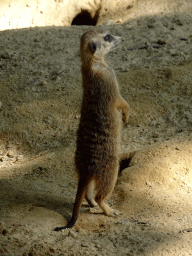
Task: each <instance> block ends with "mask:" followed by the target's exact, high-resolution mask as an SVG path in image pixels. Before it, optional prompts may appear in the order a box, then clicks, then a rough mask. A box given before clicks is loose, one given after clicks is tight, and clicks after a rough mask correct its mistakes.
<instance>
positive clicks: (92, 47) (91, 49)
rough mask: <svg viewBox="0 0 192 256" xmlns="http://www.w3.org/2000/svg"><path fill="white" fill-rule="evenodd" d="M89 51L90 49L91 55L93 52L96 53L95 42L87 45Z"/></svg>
mask: <svg viewBox="0 0 192 256" xmlns="http://www.w3.org/2000/svg"><path fill="white" fill-rule="evenodd" d="M89 49H90V51H91V52H92V53H94V52H95V51H96V49H97V46H96V43H95V42H93V41H92V42H90V43H89Z"/></svg>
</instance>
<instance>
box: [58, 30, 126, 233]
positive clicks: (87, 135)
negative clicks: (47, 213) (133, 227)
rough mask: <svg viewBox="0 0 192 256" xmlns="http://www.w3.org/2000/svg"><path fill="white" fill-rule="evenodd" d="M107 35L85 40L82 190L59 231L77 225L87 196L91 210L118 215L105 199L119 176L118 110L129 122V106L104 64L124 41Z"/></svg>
mask: <svg viewBox="0 0 192 256" xmlns="http://www.w3.org/2000/svg"><path fill="white" fill-rule="evenodd" d="M107 34H109V33H107V32H106V31H103V30H92V31H88V32H86V33H85V34H84V35H83V36H82V38H81V60H82V76H83V90H84V93H83V102H82V107H81V119H80V124H79V129H78V132H77V149H76V155H75V164H76V169H77V171H78V174H79V182H78V190H77V195H76V200H75V204H74V208H73V215H72V218H71V220H70V221H69V222H68V224H67V226H65V227H61V228H56V230H60V229H63V228H71V227H72V226H73V225H74V224H75V222H76V220H77V217H78V214H79V212H80V208H81V205H82V202H83V198H84V197H85V198H86V200H87V201H88V203H89V205H90V206H91V207H93V206H96V205H97V204H98V205H99V206H100V207H101V208H102V209H103V211H104V213H105V214H106V215H107V216H114V214H116V212H115V211H114V210H113V209H111V208H110V207H109V206H108V205H107V204H106V203H105V202H104V200H105V199H106V198H107V196H108V195H110V194H111V193H112V191H113V189H114V186H115V183H116V180H117V175H118V168H119V158H118V155H119V147H120V131H121V115H120V112H119V111H118V110H122V113H123V116H124V122H125V123H127V121H128V115H129V106H128V104H127V103H126V102H125V101H124V99H123V98H122V97H121V95H120V92H119V87H118V83H117V81H116V77H115V74H114V71H113V69H112V68H110V67H109V66H108V65H107V64H106V63H105V61H104V55H105V54H106V52H108V51H109V50H110V49H111V48H112V49H113V48H114V46H115V47H116V46H117V45H119V44H121V43H122V41H124V39H123V38H120V37H114V36H113V42H108V41H107V42H106V41H105V40H104V37H105V36H106V35H107ZM90 43H91V44H90ZM94 191H95V192H96V195H94Z"/></svg>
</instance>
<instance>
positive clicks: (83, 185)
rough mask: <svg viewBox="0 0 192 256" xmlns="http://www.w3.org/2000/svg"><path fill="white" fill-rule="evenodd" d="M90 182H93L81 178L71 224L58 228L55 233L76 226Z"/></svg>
mask: <svg viewBox="0 0 192 256" xmlns="http://www.w3.org/2000/svg"><path fill="white" fill-rule="evenodd" d="M90 182H91V181H90V180H86V181H84V180H83V179H81V178H80V179H79V183H78V189H77V195H76V199H75V204H74V207H73V214H72V217H71V219H70V220H69V222H68V223H67V225H66V226H63V227H56V228H55V229H54V230H55V231H59V230H62V229H66V228H72V227H73V226H74V225H75V223H76V221H77V218H78V215H79V212H80V209H81V205H82V203H83V199H84V197H85V193H86V191H87V187H88V185H89V183H90Z"/></svg>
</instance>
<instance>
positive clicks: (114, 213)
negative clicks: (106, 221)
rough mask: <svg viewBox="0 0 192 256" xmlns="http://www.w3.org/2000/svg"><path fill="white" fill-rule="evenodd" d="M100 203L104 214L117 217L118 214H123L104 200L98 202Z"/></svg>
mask: <svg viewBox="0 0 192 256" xmlns="http://www.w3.org/2000/svg"><path fill="white" fill-rule="evenodd" d="M98 204H99V206H100V207H101V209H102V210H103V211H104V214H105V215H107V216H109V217H117V216H118V215H121V214H122V213H121V212H119V211H117V210H114V209H112V208H111V207H109V206H108V205H107V204H106V203H105V202H104V201H102V202H100V203H99V202H98Z"/></svg>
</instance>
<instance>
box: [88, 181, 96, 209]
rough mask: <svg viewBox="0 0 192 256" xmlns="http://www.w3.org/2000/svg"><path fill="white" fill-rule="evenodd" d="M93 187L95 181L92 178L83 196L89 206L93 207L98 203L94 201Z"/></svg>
mask: <svg viewBox="0 0 192 256" xmlns="http://www.w3.org/2000/svg"><path fill="white" fill-rule="evenodd" d="M94 188H95V182H94V180H92V181H91V182H90V184H89V186H88V188H87V191H86V194H85V198H86V200H87V202H88V204H89V205H90V207H95V206H97V205H98V204H97V203H96V202H95V199H94Z"/></svg>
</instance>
